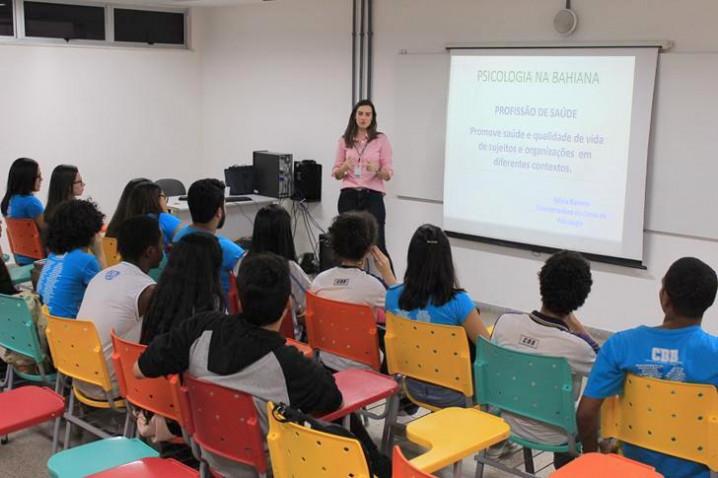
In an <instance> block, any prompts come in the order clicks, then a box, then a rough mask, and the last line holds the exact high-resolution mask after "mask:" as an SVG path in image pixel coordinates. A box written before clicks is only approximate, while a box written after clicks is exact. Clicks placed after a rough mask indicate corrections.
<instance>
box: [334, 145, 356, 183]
mask: <svg viewBox="0 0 718 478" xmlns="http://www.w3.org/2000/svg"><path fill="white" fill-rule="evenodd" d="M346 152H347V149H346V146H345V144H344V138H339V141H338V142H337V154H336V159H335V160H334V167H333V168H332V176H334V178H335V179H344V176H346V174H347V173H348V172H349V170H350V169H351V168H353V167H354V161H352V160H351V159H347V158H346Z"/></svg>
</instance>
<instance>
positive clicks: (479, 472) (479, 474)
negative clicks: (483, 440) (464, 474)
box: [474, 450, 486, 478]
mask: <svg viewBox="0 0 718 478" xmlns="http://www.w3.org/2000/svg"><path fill="white" fill-rule="evenodd" d="M484 456H486V450H481V451H480V452H479V453H478V455H476V473H475V474H474V478H484V462H483V461H482V460H483V458H484Z"/></svg>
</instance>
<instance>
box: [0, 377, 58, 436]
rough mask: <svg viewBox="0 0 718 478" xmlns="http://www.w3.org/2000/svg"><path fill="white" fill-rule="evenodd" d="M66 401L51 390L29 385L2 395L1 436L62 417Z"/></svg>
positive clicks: (0, 406) (0, 402)
mask: <svg viewBox="0 0 718 478" xmlns="http://www.w3.org/2000/svg"><path fill="white" fill-rule="evenodd" d="M64 409H65V400H64V399H63V398H62V396H60V395H58V394H57V393H55V392H53V391H52V390H50V389H49V388H45V387H38V386H35V385H28V386H25V387H20V388H15V389H13V390H8V391H7V392H3V393H0V436H2V435H7V434H8V433H12V432H15V431H18V430H22V429H24V428H28V427H31V426H34V425H38V424H40V423H43V422H46V421H48V420H52V419H53V418H57V417H60V416H62V412H63V411H64Z"/></svg>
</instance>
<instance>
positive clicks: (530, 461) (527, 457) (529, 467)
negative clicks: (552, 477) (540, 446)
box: [524, 447, 536, 475]
mask: <svg viewBox="0 0 718 478" xmlns="http://www.w3.org/2000/svg"><path fill="white" fill-rule="evenodd" d="M524 469H526V473H530V474H532V475H533V474H534V473H536V471H535V470H534V456H533V453H532V450H531V448H526V447H524Z"/></svg>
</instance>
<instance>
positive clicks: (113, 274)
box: [105, 271, 120, 280]
mask: <svg viewBox="0 0 718 478" xmlns="http://www.w3.org/2000/svg"><path fill="white" fill-rule="evenodd" d="M118 275H120V271H107V272H105V279H107V280H112V279H114V278H115V277H117V276H118Z"/></svg>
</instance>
